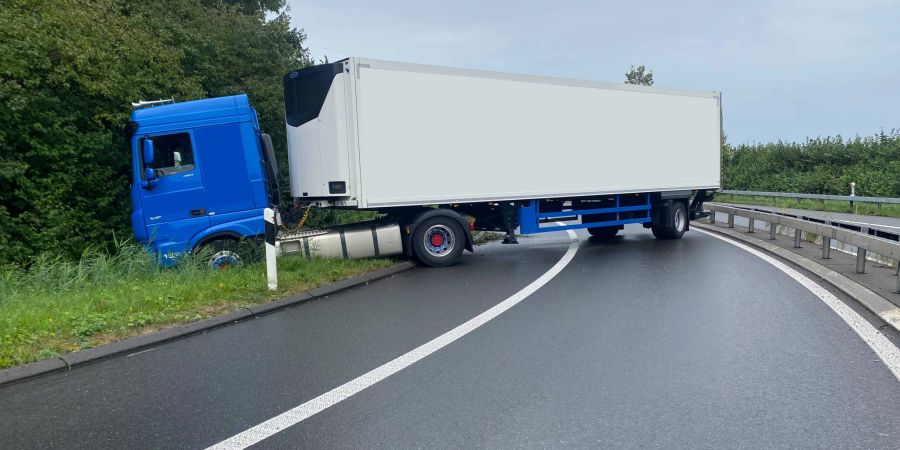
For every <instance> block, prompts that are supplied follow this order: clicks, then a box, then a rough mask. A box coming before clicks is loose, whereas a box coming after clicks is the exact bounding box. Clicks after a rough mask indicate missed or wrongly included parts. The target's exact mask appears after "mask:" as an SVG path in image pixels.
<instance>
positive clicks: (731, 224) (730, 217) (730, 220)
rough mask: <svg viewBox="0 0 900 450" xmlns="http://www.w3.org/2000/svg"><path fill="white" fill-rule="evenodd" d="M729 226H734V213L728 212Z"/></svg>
mask: <svg viewBox="0 0 900 450" xmlns="http://www.w3.org/2000/svg"><path fill="white" fill-rule="evenodd" d="M728 228H734V213H731V214H728Z"/></svg>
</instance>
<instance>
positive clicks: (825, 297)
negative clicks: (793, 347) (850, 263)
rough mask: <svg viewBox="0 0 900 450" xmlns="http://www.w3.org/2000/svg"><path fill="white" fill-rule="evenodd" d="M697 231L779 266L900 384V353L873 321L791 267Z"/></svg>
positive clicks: (755, 250) (742, 246)
mask: <svg viewBox="0 0 900 450" xmlns="http://www.w3.org/2000/svg"><path fill="white" fill-rule="evenodd" d="M693 230H695V231H699V232H701V233H703V234H706V235H708V236H712V237H714V238H716V239H720V240H722V241H725V242H727V243H729V244H731V245H734V246H737V247H739V248H741V249H743V250H746V251H748V252H750V253H752V254H754V255H756V256H758V257H759V258H761V259H762V260H763V261H765V262H767V263H769V264H771V265H773V266H775V267H776V268H778V269H779V270H781V271H782V272H784V273H786V274H787V275H788V276H789V277H791V278H793V279H794V280H795V281H796V282H798V283H800V284H801V285H803V287H805V288H806V289H809V291H810V292H812V293H813V294H815V295H816V297H819V299H820V300H822V301H823V302H824V303H825V304H826V305H828V307H829V308H831V310H832V311H834V312H835V313H836V314H837V315H838V316H839V317H840V318H841V319H843V320H844V322H847V325H850V328H852V329H853V331H855V332H856V334H858V335H859V337H860V338H862V340H863V341H865V342H866V344H868V345H869V347H871V348H872V350H874V351H875V354H877V355H878V357H879V358H881V360H882V361H883V362H884V364H885V365H886V366H887V367H888V369H890V370H891V372H893V374H894V376H895V377H897V380H900V349H898V348H897V346H896V345H894V344H893V343H892V342H891V341H890V340H889V339H888V338H887V337H885V335H883V334H881V332H880V331H878V329H877V328H875V327H874V326H873V325H872V324H871V323H869V321H867V320H866V319H864V318H863V317H862V316H860V315H859V313H857V312H856V311H854V310H853V309H852V308H850V307H849V306H847V305H846V304H844V302H842V301H841V300H840V299H838V298H837V297H835V296H834V294H832V293H831V292H828V290H826V289H825V288H824V287H822V286H820V285H819V284H817V283H816V282H814V281H813V280H810V279H809V278H808V277H807V276H806V275H803V274H802V273H800V272H798V271H796V270H795V269H794V268H792V267H790V266H788V265H787V264H785V263H783V262H781V261H779V260H777V259H775V258H773V257H771V256H769V255H767V254H765V253H763V252H761V251H759V250H757V249H755V248H753V247H750V246H747V245H745V244H742V243H740V242H736V241H733V240H731V239H728V238H726V237H723V236H719V235H717V234H715V233H711V232H709V231H706V230H700V229H697V228H693Z"/></svg>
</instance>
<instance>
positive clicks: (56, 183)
mask: <svg viewBox="0 0 900 450" xmlns="http://www.w3.org/2000/svg"><path fill="white" fill-rule="evenodd" d="M305 38H306V37H305V35H304V34H303V31H302V30H298V29H294V28H292V27H291V25H290V22H289V18H288V16H287V15H286V14H285V2H284V0H232V1H225V0H202V1H196V0H157V1H140V2H135V1H129V0H7V1H6V2H5V4H4V7H3V8H0V42H3V45H2V46H0V99H2V101H0V123H2V127H0V261H4V260H7V261H8V260H17V259H22V258H25V257H28V256H31V255H34V254H36V253H39V252H43V251H53V252H56V251H62V252H64V253H69V254H78V253H80V252H81V251H82V250H84V249H85V248H86V247H87V246H90V245H96V244H98V243H103V242H107V241H108V240H109V239H110V238H111V237H112V235H113V233H116V234H119V235H120V236H122V235H126V236H127V235H129V234H130V233H131V231H130V229H129V228H128V225H129V224H128V215H129V211H130V203H129V200H128V184H129V182H130V170H129V167H130V163H129V161H130V150H129V149H128V145H127V143H126V140H125V134H124V131H123V130H124V128H125V125H126V124H127V123H128V120H129V114H130V113H131V107H130V102H132V101H136V100H139V99H158V98H169V97H175V99H176V100H179V101H182V100H192V99H198V98H205V97H214V96H220V95H230V94H236V93H247V94H248V95H249V96H250V99H251V102H252V103H253V104H254V105H255V107H256V108H257V111H258V112H259V116H260V122H261V125H262V127H263V128H264V129H265V130H266V131H267V132H269V133H271V134H272V135H273V136H272V137H273V141H274V143H275V145H276V146H277V147H281V146H283V145H284V142H285V138H284V133H285V129H284V128H285V127H284V118H283V97H282V95H283V90H282V85H281V77H282V76H283V75H284V74H285V73H286V72H288V71H290V70H291V69H295V68H297V67H300V66H303V65H306V64H309V62H310V60H309V55H308V52H307V51H306V49H304V47H303V43H304V41H305ZM279 150H282V151H279V152H278V153H279V154H284V153H285V152H284V151H283V148H280V149H279ZM281 167H286V164H281Z"/></svg>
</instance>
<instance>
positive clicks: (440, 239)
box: [431, 233, 444, 247]
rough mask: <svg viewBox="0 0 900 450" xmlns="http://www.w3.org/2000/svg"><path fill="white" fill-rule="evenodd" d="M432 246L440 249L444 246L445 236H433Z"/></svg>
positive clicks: (438, 234) (436, 234)
mask: <svg viewBox="0 0 900 450" xmlns="http://www.w3.org/2000/svg"><path fill="white" fill-rule="evenodd" d="M431 245H432V246H434V247H440V246H441V245H444V236H442V235H441V234H440V233H434V234H432V235H431Z"/></svg>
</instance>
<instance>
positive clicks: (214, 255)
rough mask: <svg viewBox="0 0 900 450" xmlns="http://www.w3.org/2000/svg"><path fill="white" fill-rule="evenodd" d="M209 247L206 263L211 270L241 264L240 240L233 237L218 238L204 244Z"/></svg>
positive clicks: (224, 268)
mask: <svg viewBox="0 0 900 450" xmlns="http://www.w3.org/2000/svg"><path fill="white" fill-rule="evenodd" d="M204 247H205V248H207V249H209V252H210V253H209V260H208V261H207V263H206V264H207V265H208V266H209V268H210V269H213V270H226V269H228V268H230V267H236V266H240V265H241V264H243V259H242V258H241V255H240V252H239V251H238V250H239V247H240V242H238V241H235V240H233V239H219V240H215V241H212V242H210V243H208V244H205V245H204Z"/></svg>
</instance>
